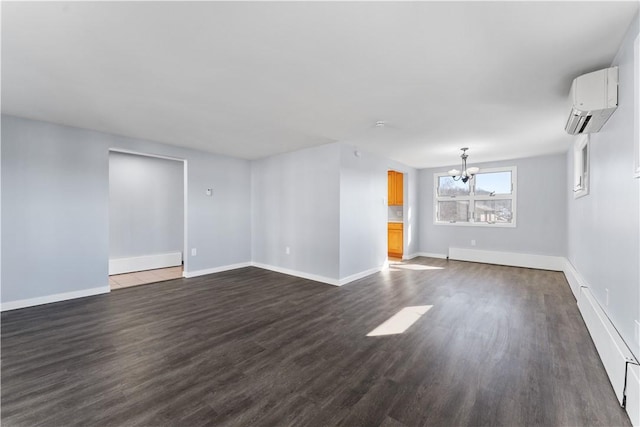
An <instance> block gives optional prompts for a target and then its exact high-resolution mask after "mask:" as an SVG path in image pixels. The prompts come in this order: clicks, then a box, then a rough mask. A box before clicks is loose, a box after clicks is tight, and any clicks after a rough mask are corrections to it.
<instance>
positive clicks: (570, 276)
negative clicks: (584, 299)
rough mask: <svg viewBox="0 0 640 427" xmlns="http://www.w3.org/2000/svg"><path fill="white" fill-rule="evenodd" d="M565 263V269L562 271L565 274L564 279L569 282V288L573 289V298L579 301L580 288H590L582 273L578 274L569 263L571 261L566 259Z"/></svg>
mask: <svg viewBox="0 0 640 427" xmlns="http://www.w3.org/2000/svg"><path fill="white" fill-rule="evenodd" d="M564 261H565V263H564V269H563V270H562V272H563V273H564V277H566V279H567V282H569V287H570V288H571V292H572V293H573V297H574V298H575V299H576V301H577V300H578V298H579V297H580V287H582V286H586V287H588V285H587V282H586V281H585V280H584V278H583V277H582V276H581V275H580V273H578V272H577V271H576V269H575V268H574V267H573V264H571V262H569V260H568V259H566V258H565V260H564Z"/></svg>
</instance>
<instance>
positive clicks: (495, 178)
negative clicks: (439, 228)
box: [434, 166, 516, 227]
mask: <svg viewBox="0 0 640 427" xmlns="http://www.w3.org/2000/svg"><path fill="white" fill-rule="evenodd" d="M434 182H435V191H434V195H435V196H434V199H435V200H434V209H435V213H434V218H435V221H434V223H436V224H454V225H478V226H484V227H489V226H493V227H515V225H516V185H515V184H516V168H515V166H514V167H509V168H495V169H483V170H482V171H481V172H479V173H478V174H476V175H475V176H474V177H473V179H471V180H469V181H467V182H466V183H463V182H462V181H455V180H454V179H453V178H452V177H451V176H449V175H448V174H446V173H437V174H435V175H434Z"/></svg>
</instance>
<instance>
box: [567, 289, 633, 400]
mask: <svg viewBox="0 0 640 427" xmlns="http://www.w3.org/2000/svg"><path fill="white" fill-rule="evenodd" d="M578 308H579V309H580V314H582V318H583V319H584V323H585V324H586V325H587V329H588V330H589V334H591V339H592V340H593V344H594V345H595V346H596V350H598V354H599V355H600V360H602V364H603V365H604V369H605V371H607V375H608V376H609V381H610V382H611V385H612V386H613V391H614V392H615V394H616V397H617V398H618V402H620V404H621V405H622V404H623V403H624V402H625V387H626V385H625V383H626V381H627V363H634V364H637V363H638V362H637V361H636V359H635V357H634V356H633V353H631V351H630V350H629V348H628V347H627V345H626V344H625V342H624V340H623V339H622V337H621V336H620V334H619V333H618V331H617V330H616V328H615V327H614V326H613V323H612V322H611V320H609V317H607V315H606V313H605V311H604V310H603V309H602V307H600V304H598V302H597V301H596V299H595V297H594V296H593V294H592V293H591V291H590V290H589V288H586V287H581V288H580V298H578Z"/></svg>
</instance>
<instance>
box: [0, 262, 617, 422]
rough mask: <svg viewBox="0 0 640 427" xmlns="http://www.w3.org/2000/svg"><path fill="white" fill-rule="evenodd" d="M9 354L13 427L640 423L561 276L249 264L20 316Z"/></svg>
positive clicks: (6, 372)
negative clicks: (420, 311)
mask: <svg viewBox="0 0 640 427" xmlns="http://www.w3.org/2000/svg"><path fill="white" fill-rule="evenodd" d="M430 267H439V268H441V269H433V268H430ZM419 305H431V306H432V308H431V309H430V310H429V311H427V312H426V313H425V314H424V315H422V316H421V317H420V318H419V319H418V320H417V322H416V323H414V324H413V325H412V326H411V327H410V328H409V329H408V330H406V331H405V332H404V333H402V334H396V335H386V336H367V334H368V333H369V332H371V331H372V330H373V329H374V328H376V327H377V326H378V325H380V324H381V323H383V322H384V321H385V320H387V319H388V318H390V317H391V316H393V315H394V314H395V313H397V312H398V311H399V310H401V309H402V308H404V307H407V306H419ZM1 344H2V378H1V379H2V391H1V399H2V400H1V404H2V425H3V426H7V427H8V426H38V425H42V426H74V425H78V426H117V425H123V426H136V425H141V426H163V425H173V426H198V425H228V426H252V425H256V426H286V425H300V426H332V425H341V426H359V425H362V426H386V427H391V426H420V425H434V426H435V425H440V426H483V425H503V426H525V425H526V426H597V425H600V426H627V425H630V423H629V421H628V418H627V416H626V414H625V413H624V411H623V409H621V408H620V407H619V405H618V404H617V401H616V399H615V397H614V394H613V390H612V389H611V386H610V384H609V382H608V380H607V377H606V373H605V372H604V369H603V367H602V365H601V363H600V360H599V358H598V355H597V353H596V350H595V348H594V346H593V344H592V342H591V340H590V337H589V334H588V332H587V330H586V328H585V325H584V323H583V321H582V318H581V317H580V314H579V312H578V309H577V307H576V304H575V300H574V299H573V296H572V294H571V291H570V289H569V286H568V285H567V283H566V281H565V279H564V276H563V275H562V273H557V272H549V271H540V270H531V269H524V268H512V267H500V266H491V265H486V264H475V263H466V262H456V261H446V260H439V259H431V258H417V259H415V260H413V261H410V262H405V264H403V265H398V266H394V267H392V269H391V270H390V271H388V272H382V273H378V274H375V275H372V276H369V277H367V278H364V279H362V280H359V281H357V282H353V283H351V284H348V285H346V286H344V287H341V288H337V287H333V286H329V285H324V284H320V283H316V282H312V281H308V280H303V279H299V278H295V277H291V276H286V275H282V274H278V273H274V272H270V271H265V270H261V269H257V268H244V269H240V270H235V271H230V272H225V273H219V274H214V275H209V276H202V277H199V278H194V279H178V280H173V281H168V282H163V283H159V284H153V285H145V286H138V287H134V288H127V289H121V290H117V291H114V292H112V293H111V294H108V295H101V296H95V297H89V298H84V299H80V300H73V301H66V302H61V303H55V304H49V305H45V306H40V307H33V308H27V309H22V310H16V311H11V312H5V313H2V342H1Z"/></svg>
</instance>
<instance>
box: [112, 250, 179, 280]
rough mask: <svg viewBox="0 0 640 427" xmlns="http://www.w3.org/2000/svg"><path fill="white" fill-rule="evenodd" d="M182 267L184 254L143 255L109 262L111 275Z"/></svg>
mask: <svg viewBox="0 0 640 427" xmlns="http://www.w3.org/2000/svg"><path fill="white" fill-rule="evenodd" d="M178 265H182V252H169V253H162V254H153V255H143V256H135V257H128V258H113V259H110V260H109V275H110V276H111V275H112V274H124V273H131V272H133V271H143V270H153V269H156V268H167V267H175V266H178Z"/></svg>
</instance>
